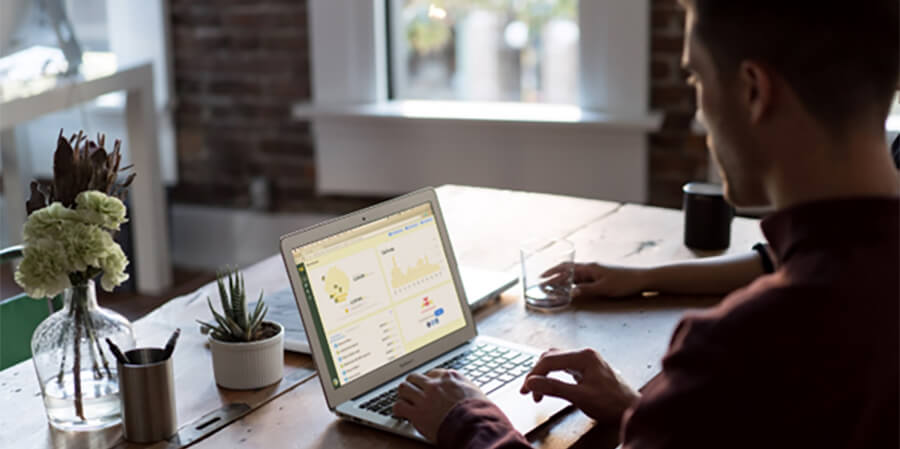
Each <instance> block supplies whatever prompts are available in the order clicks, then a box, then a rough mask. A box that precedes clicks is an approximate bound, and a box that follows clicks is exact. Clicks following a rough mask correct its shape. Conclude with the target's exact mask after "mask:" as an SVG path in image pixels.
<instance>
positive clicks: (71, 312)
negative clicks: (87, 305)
mask: <svg viewBox="0 0 900 449" xmlns="http://www.w3.org/2000/svg"><path fill="white" fill-rule="evenodd" d="M74 314H75V309H74V308H73V307H71V305H70V306H69V316H70V318H69V320H68V321H66V322H64V323H63V326H64V327H63V329H62V332H60V333H59V341H58V343H57V346H58V347H62V346H63V344H62V341H63V339H64V338H66V335H69V329H68V327H69V323H71V322H73V321H74V318H72V316H73V315H74ZM68 355H69V354H68V351H63V353H62V360H60V361H59V374H57V375H56V383H58V384H59V385H60V386H62V384H63V376H64V375H65V372H66V356H68Z"/></svg>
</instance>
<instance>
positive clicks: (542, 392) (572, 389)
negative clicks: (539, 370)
mask: <svg viewBox="0 0 900 449" xmlns="http://www.w3.org/2000/svg"><path fill="white" fill-rule="evenodd" d="M525 385H526V386H527V387H528V389H529V390H531V392H532V394H534V395H535V401H539V400H540V399H539V397H541V396H555V397H558V398H563V399H565V400H567V401H569V402H575V399H576V398H577V397H578V396H579V395H582V394H584V393H583V392H582V391H580V390H581V388H580V387H579V386H578V385H575V384H570V383H567V382H563V381H560V380H556V379H553V378H551V377H546V376H537V375H532V376H528V379H526V380H525Z"/></svg>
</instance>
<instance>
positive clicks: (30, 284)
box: [15, 192, 128, 298]
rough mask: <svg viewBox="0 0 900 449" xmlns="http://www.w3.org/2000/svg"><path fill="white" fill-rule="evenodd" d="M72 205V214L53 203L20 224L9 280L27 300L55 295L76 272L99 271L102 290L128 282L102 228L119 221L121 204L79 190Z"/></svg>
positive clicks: (122, 258) (113, 226)
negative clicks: (17, 255)
mask: <svg viewBox="0 0 900 449" xmlns="http://www.w3.org/2000/svg"><path fill="white" fill-rule="evenodd" d="M86 193H88V194H90V193H96V195H93V194H90V195H85V194H86ZM76 202H77V203H78V209H77V210H71V209H67V208H66V207H64V206H63V205H62V204H61V203H58V202H56V203H53V204H51V205H50V206H47V207H45V208H43V209H39V210H36V211H34V212H32V214H31V215H30V216H29V217H28V221H27V222H26V223H25V228H24V233H23V234H24V240H25V249H24V258H23V260H22V263H21V264H20V265H19V268H18V270H17V271H16V275H15V279H16V283H18V284H19V285H21V286H22V288H23V289H25V292H26V293H27V294H28V296H31V297H32V298H43V297H47V296H55V295H57V294H59V293H60V292H62V290H64V289H65V288H67V287H69V286H70V285H71V281H70V280H69V275H71V274H76V273H77V274H83V275H89V276H93V275H94V274H93V273H96V272H98V271H102V273H103V277H102V278H101V281H100V282H101V285H102V287H103V289H104V290H107V291H112V289H113V288H115V287H116V286H118V285H120V284H121V283H122V282H125V281H126V280H127V279H128V275H127V274H125V272H124V271H125V267H126V266H128V259H127V258H126V257H125V253H123V252H122V248H121V247H119V244H118V243H116V242H115V241H114V240H113V238H112V235H110V232H109V231H108V230H107V229H117V228H118V227H119V225H120V224H121V223H122V222H124V220H125V218H124V217H125V207H124V205H123V204H122V202H121V201H119V200H118V199H116V198H112V197H109V196H107V195H105V194H103V193H100V192H82V193H81V194H79V195H78V197H77V200H76Z"/></svg>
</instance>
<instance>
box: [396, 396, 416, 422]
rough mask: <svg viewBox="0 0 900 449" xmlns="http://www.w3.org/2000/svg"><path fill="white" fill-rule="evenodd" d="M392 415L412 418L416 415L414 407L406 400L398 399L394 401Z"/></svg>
mask: <svg viewBox="0 0 900 449" xmlns="http://www.w3.org/2000/svg"><path fill="white" fill-rule="evenodd" d="M394 416H396V417H398V418H405V419H409V418H412V417H414V416H416V411H415V407H414V406H413V405H412V404H410V403H409V402H406V400H403V399H398V400H397V402H395V403H394Z"/></svg>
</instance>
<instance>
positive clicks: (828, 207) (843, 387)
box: [394, 0, 900, 448]
mask: <svg viewBox="0 0 900 449" xmlns="http://www.w3.org/2000/svg"><path fill="white" fill-rule="evenodd" d="M680 2H681V3H682V6H684V8H685V9H686V11H687V33H686V35H687V37H686V46H685V50H684V55H683V63H684V66H685V68H686V69H687V71H688V72H689V73H690V82H691V84H693V85H694V86H695V87H696V90H697V102H698V109H699V111H698V112H699V114H700V116H701V118H702V119H703V120H704V121H705V122H706V125H707V129H708V131H709V137H708V144H709V147H710V151H711V155H712V159H713V160H714V161H715V163H716V164H717V166H718V168H719V170H720V173H721V175H722V179H723V180H724V187H725V192H726V197H727V198H728V200H729V201H730V202H731V203H732V204H734V205H737V206H755V205H764V204H765V205H773V206H774V208H775V210H776V212H775V213H773V214H772V215H771V216H769V217H767V218H766V219H765V220H763V223H762V227H763V231H764V233H765V235H766V237H767V239H768V241H769V243H770V245H771V247H772V250H773V251H774V252H775V253H776V255H777V257H778V261H779V268H778V270H777V271H776V272H775V273H773V274H771V275H766V276H762V277H760V278H759V279H757V280H756V281H754V282H753V283H752V284H750V285H749V286H747V287H745V288H743V289H740V290H737V291H735V292H733V293H732V294H731V295H729V296H728V297H727V298H726V299H724V300H723V301H722V303H721V304H720V305H719V306H717V307H715V308H712V309H709V310H706V311H701V312H693V313H689V314H687V315H686V316H685V317H684V318H683V320H682V322H681V323H680V324H679V326H678V328H677V329H676V331H675V334H674V336H673V338H672V341H671V346H670V348H669V352H668V354H667V355H666V357H665V359H664V360H663V370H662V372H661V373H660V375H659V376H658V377H657V378H656V379H654V380H653V381H651V382H650V383H649V384H648V385H647V386H646V387H645V388H644V390H643V392H642V395H638V394H636V393H634V392H633V391H632V390H631V389H629V388H628V387H627V386H626V385H625V384H624V383H623V382H622V381H620V380H619V379H618V378H617V377H616V375H615V374H614V371H613V370H612V369H611V368H610V367H609V366H608V365H607V364H606V363H605V362H604V361H603V360H602V359H601V358H600V356H599V355H598V354H597V353H596V352H594V351H592V350H581V351H572V352H562V351H550V352H548V353H546V354H545V355H544V356H542V357H541V359H540V360H539V361H538V363H537V365H536V366H535V367H534V369H533V370H532V372H531V373H530V375H529V376H528V378H527V379H526V381H525V384H524V385H523V387H522V391H523V393H531V394H533V395H534V397H535V399H536V400H540V398H541V397H542V396H544V395H551V396H559V397H562V398H565V399H568V400H570V401H571V402H572V403H573V404H574V405H575V406H577V407H579V408H580V409H581V410H583V411H584V412H585V413H587V414H588V415H589V416H591V417H593V418H595V419H597V420H598V421H607V422H613V423H620V425H621V427H620V428H621V438H622V442H623V445H624V447H625V448H681V447H684V448H688V447H690V448H724V447H728V448H745V447H746V448H759V447H792V448H794V447H804V448H805V447H810V448H823V447H848V448H849V447H853V448H868V447H871V448H897V447H900V442H898V433H900V431H898V422H900V413H898V397H900V391H898V385H900V374H898V371H900V369H898V365H900V343H898V340H900V338H898V337H900V326H898V321H900V309H898V302H900V280H898V273H900V254H898V253H900V238H898V234H900V197H898V190H900V189H898V186H900V184H898V176H897V172H896V171H895V170H894V168H893V164H892V163H891V160H890V152H889V151H887V150H888V149H887V146H886V143H885V135H884V121H885V117H886V116H887V113H888V110H889V105H890V100H891V97H892V92H893V89H894V86H896V85H897V81H898V66H900V42H898V40H900V39H898V37H900V5H898V2H897V0H869V1H866V2H862V3H849V2H836V1H834V2H833V1H821V0H816V1H810V0H795V1H785V0H727V1H725V0H680ZM558 370H567V371H569V372H572V373H575V376H574V377H575V383H573V384H570V383H564V382H560V381H557V380H554V379H551V378H550V377H547V374H548V373H550V372H552V371H558ZM394 410H395V413H396V414H397V415H398V416H401V417H405V418H407V419H409V420H410V421H411V422H412V423H413V424H414V425H415V426H416V428H418V429H419V430H420V431H421V432H422V433H423V434H424V435H425V436H427V437H429V438H431V439H433V440H434V441H436V442H437V444H438V445H439V446H441V447H472V448H476V447H477V448H486V447H491V448H500V447H503V448H512V447H524V446H527V441H526V440H525V439H524V438H522V436H521V435H519V434H517V433H516V432H515V431H514V430H512V429H511V426H510V424H509V422H508V421H507V420H506V419H505V417H504V416H503V414H502V413H501V412H500V411H499V410H498V409H497V408H496V407H495V406H494V405H493V404H491V403H490V402H489V401H487V400H485V398H484V396H483V395H482V394H481V392H479V391H478V389H477V387H475V386H474V385H472V384H471V383H470V382H469V381H467V380H465V379H464V378H463V377H462V376H460V375H459V374H457V373H455V372H452V371H450V372H448V371H436V372H432V373H429V375H428V376H420V375H411V376H410V377H409V378H408V380H407V382H406V383H404V384H403V385H402V386H401V388H400V390H399V401H398V402H397V404H396V406H395V409H394Z"/></svg>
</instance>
